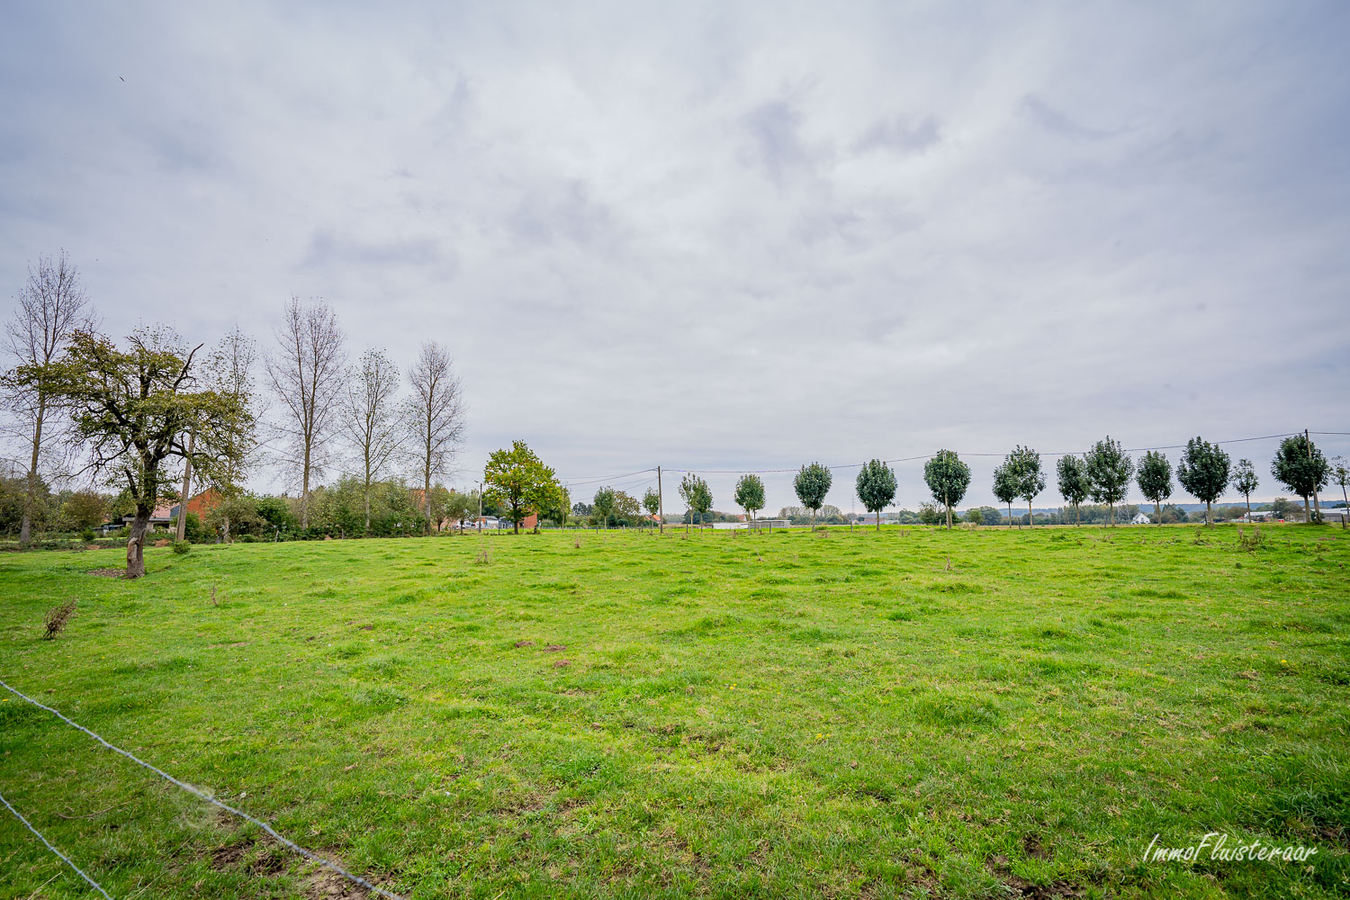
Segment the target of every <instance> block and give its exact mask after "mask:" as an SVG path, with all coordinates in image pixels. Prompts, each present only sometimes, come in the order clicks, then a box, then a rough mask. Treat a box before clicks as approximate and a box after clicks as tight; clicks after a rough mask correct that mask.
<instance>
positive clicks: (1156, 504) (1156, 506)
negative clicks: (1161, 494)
mask: <svg viewBox="0 0 1350 900" xmlns="http://www.w3.org/2000/svg"><path fill="white" fill-rule="evenodd" d="M1153 514H1154V515H1155V516H1157V517H1158V521H1157V524H1158V525H1161V524H1162V501H1161V500H1154V501H1153Z"/></svg>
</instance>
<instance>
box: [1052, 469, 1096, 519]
mask: <svg viewBox="0 0 1350 900" xmlns="http://www.w3.org/2000/svg"><path fill="white" fill-rule="evenodd" d="M1055 472H1056V474H1057V475H1058V477H1059V494H1060V496H1061V497H1063V498H1064V499H1065V500H1067V501H1068V502H1069V504H1070V505H1071V506H1072V507H1073V515H1074V521H1075V522H1079V521H1080V518H1079V506H1080V504H1082V502H1083V501H1084V500H1086V499H1087V498H1088V494H1089V493H1090V492H1091V490H1092V485H1091V484H1089V483H1088V475H1087V463H1086V462H1084V461H1083V460H1081V459H1079V458H1078V457H1076V456H1074V455H1073V454H1068V455H1066V456H1061V457H1060V458H1059V462H1058V463H1056V464H1055Z"/></svg>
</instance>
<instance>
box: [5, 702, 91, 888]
mask: <svg viewBox="0 0 1350 900" xmlns="http://www.w3.org/2000/svg"><path fill="white" fill-rule="evenodd" d="M6 687H9V686H8V685H6ZM11 690H13V689H12V688H11ZM16 693H17V692H16ZM20 696H22V695H20ZM0 803H3V804H5V809H7V810H9V811H10V812H12V813H14V818H16V819H18V820H19V821H20V822H22V823H23V827H24V828H27V829H28V830H29V831H31V832H33V834H35V835H37V839H38V840H39V841H42V843H44V844H46V845H47V849H48V850H50V851H52V852H53V853H55V854H56V855H57V856H59V857H60V858H61V861H62V862H63V863H65V864H66V865H68V866H70V867H71V868H72V869H74V870H75V873H76V874H77V875H79V876H80V877H81V878H83V879H84V880H85V881H87V882H89V884H90V885H92V886H93V888H94V890H96V891H98V892H99V893H100V894H102V895H103V896H104V897H107V898H108V900H112V897H108V892H107V891H105V890H104V889H103V886H102V885H100V884H99V883H98V882H97V881H95V880H94V879H92V878H90V877H89V876H88V875H86V874H85V873H84V870H83V869H81V868H80V867H79V866H77V865H75V864H74V863H73V862H71V861H70V857H68V856H66V855H65V854H64V853H62V852H61V851H60V850H57V849H56V847H55V845H53V844H52V842H51V841H49V840H47V839H46V838H45V837H43V836H42V832H40V831H38V830H37V829H36V828H34V827H33V825H32V823H30V822H29V821H28V820H27V819H25V818H24V817H23V816H22V815H21V814H20V813H19V811H18V810H17V809H15V808H14V807H13V806H11V805H10V802H9V801H8V800H6V799H5V795H4V794H0Z"/></svg>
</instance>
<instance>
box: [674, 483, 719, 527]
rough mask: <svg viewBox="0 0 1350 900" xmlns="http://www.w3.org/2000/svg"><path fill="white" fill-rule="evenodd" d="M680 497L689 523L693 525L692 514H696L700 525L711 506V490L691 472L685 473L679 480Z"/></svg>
mask: <svg viewBox="0 0 1350 900" xmlns="http://www.w3.org/2000/svg"><path fill="white" fill-rule="evenodd" d="M680 497H681V498H682V499H683V500H684V505H685V508H686V509H687V510H689V523H690V524H692V523H693V521H694V514H695V513H698V516H699V523H700V524H702V522H703V517H704V516H706V515H708V511H709V510H711V509H712V505H713V498H712V490H711V489H710V488H709V487H708V482H706V481H704V480H703V479H702V478H699V477H698V476H697V475H695V474H694V473H693V472H687V473H685V476H684V477H683V478H681V479H680Z"/></svg>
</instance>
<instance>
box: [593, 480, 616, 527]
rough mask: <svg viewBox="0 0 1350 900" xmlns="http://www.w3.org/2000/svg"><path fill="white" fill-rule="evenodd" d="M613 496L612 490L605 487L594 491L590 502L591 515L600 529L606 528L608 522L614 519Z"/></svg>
mask: <svg viewBox="0 0 1350 900" xmlns="http://www.w3.org/2000/svg"><path fill="white" fill-rule="evenodd" d="M614 496H615V495H614V488H612V487H609V486H608V485H606V486H605V487H602V488H600V490H598V491H596V492H595V497H594V498H593V499H592V500H591V515H592V517H593V518H595V519H596V520H597V521H598V522H599V523H600V527H601V528H608V527H609V523H610V520H611V519H613V518H614Z"/></svg>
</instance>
